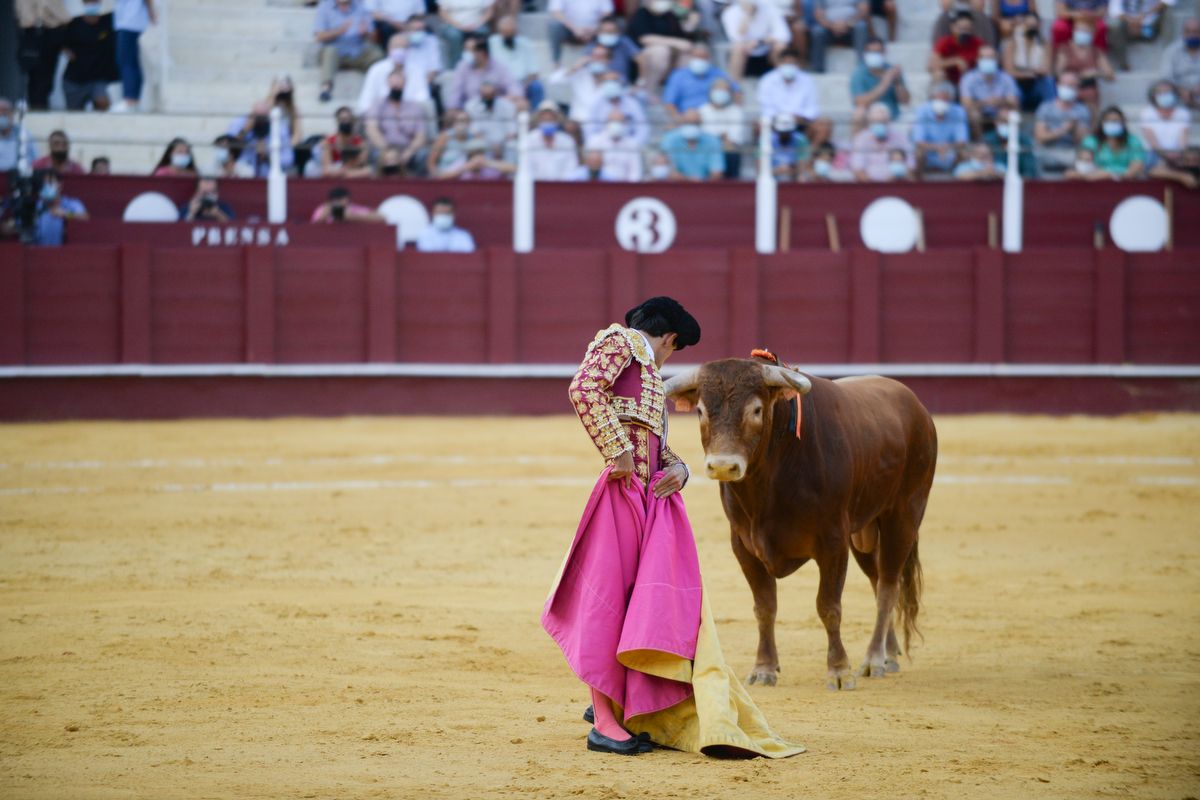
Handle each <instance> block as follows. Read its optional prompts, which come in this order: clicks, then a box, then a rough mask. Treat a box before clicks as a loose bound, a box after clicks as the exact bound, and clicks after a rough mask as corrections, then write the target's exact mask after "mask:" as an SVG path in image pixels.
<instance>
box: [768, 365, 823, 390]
mask: <svg viewBox="0 0 1200 800" xmlns="http://www.w3.org/2000/svg"><path fill="white" fill-rule="evenodd" d="M762 371H763V382H764V383H766V384H767V386H790V387H792V388H793V389H795V390H796V391H797V392H799V393H800V394H808V393H809V391H810V390H811V389H812V382H811V381H810V380H809V379H808V378H806V377H804V376H803V375H801V374H800V373H799V372H796V371H795V370H791V369H784V368H783V367H776V366H774V365H772V364H763V365H762Z"/></svg>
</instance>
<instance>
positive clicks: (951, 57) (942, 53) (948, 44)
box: [929, 15, 984, 86]
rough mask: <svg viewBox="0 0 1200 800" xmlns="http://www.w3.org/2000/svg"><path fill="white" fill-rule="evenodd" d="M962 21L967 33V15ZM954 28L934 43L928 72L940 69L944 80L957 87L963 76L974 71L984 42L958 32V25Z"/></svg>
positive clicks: (968, 19) (968, 33)
mask: <svg viewBox="0 0 1200 800" xmlns="http://www.w3.org/2000/svg"><path fill="white" fill-rule="evenodd" d="M964 19H965V20H966V24H965V25H963V26H962V27H965V28H967V29H968V31H969V29H970V20H971V17H970V16H969V15H968V16H966V17H964ZM954 27H955V30H954V31H953V32H951V33H950V34H949V35H948V36H943V37H942V38H940V39H938V40H937V42H935V43H934V45H933V56H932V57H931V58H930V59H929V61H930V65H929V71H930V72H937V71H938V70H939V69H940V70H941V71H942V72H943V73H944V74H945V76H946V80H948V81H950V82H951V83H953V84H954V85H955V86H957V85H958V81H959V80H960V79H961V78H962V76H963V75H964V74H966V73H967V72H970V71H971V70H973V69H975V62H976V61H978V60H979V48H981V47H983V44H984V42H983V39H980V38H979V37H978V36H976V35H975V34H974V33H970V32H966V33H964V32H963V31H961V30H959V27H960V25H959V24H956V25H955V26H954Z"/></svg>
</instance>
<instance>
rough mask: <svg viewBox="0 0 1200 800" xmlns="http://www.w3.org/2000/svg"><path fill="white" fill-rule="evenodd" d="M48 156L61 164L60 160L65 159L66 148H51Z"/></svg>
mask: <svg viewBox="0 0 1200 800" xmlns="http://www.w3.org/2000/svg"><path fill="white" fill-rule="evenodd" d="M50 158H51V159H53V160H54V161H57V162H58V163H59V164H61V163H62V162H64V161H66V160H67V151H66V150H51V151H50Z"/></svg>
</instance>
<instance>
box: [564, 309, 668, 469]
mask: <svg viewBox="0 0 1200 800" xmlns="http://www.w3.org/2000/svg"><path fill="white" fill-rule="evenodd" d="M570 397H571V404H572V405H573V406H575V413H577V414H578V415H579V420H580V422H582V423H583V427H584V428H585V429H586V430H587V432H588V436H590V437H591V438H592V442H593V443H594V444H595V445H596V449H597V450H599V451H600V455H602V456H603V457H604V460H605V462H606V463H608V464H611V463H613V461H614V460H615V459H616V458H617V456H619V455H621V454H622V453H624V452H626V451H632V452H633V464H634V471H635V472H636V474H637V476H638V477H639V478H640V479H641V481H642V483H643V484H648V483H649V482H650V478H651V476H653V475H654V473H655V472H657V471H658V470H660V469H666V468H667V467H670V466H673V465H675V464H682V463H683V460H682V459H680V458H679V456H677V455H675V453H674V452H672V451H671V448H669V447H667V412H666V410H665V402H666V394H665V393H664V392H663V381H662V376H661V375H660V374H659V372H658V366H657V365H656V364H655V363H654V353H653V352H652V351H651V350H650V348H649V347H647V346H646V340H645V339H644V338H642V335H641V334H640V333H638V332H637V331H635V330H633V329H632V328H626V327H624V326H621V325H612V326H610V327H608V328H606V329H604V330H602V331H600V332H599V333H597V334H596V338H595V339H593V340H592V342H591V344H589V345H588V347H587V352H586V353H584V356H583V363H582V364H580V365H579V371H578V372H576V373H575V378H574V379H573V380H572V381H571V390H570Z"/></svg>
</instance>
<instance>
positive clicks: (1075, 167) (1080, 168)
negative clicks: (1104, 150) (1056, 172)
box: [1063, 147, 1108, 181]
mask: <svg viewBox="0 0 1200 800" xmlns="http://www.w3.org/2000/svg"><path fill="white" fill-rule="evenodd" d="M1063 177H1064V178H1066V179H1067V180H1069V181H1094V180H1101V179H1105V180H1107V179H1108V176H1107V175H1101V174H1100V170H1098V169H1096V154H1095V153H1093V152H1092V151H1091V150H1088V149H1087V148H1086V147H1080V148H1079V149H1078V150H1076V151H1075V160H1074V161H1073V162H1072V163H1071V166H1070V167H1068V168H1067V171H1066V172H1064V173H1063Z"/></svg>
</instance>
